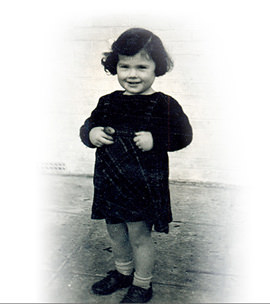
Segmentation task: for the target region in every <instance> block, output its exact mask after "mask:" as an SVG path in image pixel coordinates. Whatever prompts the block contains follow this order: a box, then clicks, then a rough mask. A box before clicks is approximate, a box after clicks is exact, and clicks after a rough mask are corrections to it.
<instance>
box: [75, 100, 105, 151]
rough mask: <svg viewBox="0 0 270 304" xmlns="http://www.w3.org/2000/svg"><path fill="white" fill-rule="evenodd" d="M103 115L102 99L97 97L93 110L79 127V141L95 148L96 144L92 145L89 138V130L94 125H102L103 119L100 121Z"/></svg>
mask: <svg viewBox="0 0 270 304" xmlns="http://www.w3.org/2000/svg"><path fill="white" fill-rule="evenodd" d="M103 117H104V100H103V98H102V97H101V98H100V99H99V102H98V104H97V107H96V108H95V109H94V110H93V112H92V113H91V115H90V117H88V118H87V119H86V120H85V122H84V124H83V125H82V126H81V128H80V138H81V141H82V142H83V143H84V144H85V145H86V146H87V147H89V148H96V146H94V145H93V144H92V143H91V141H90V139H89V132H90V131H91V129H93V128H94V127H101V126H102V125H103V121H102V119H103Z"/></svg>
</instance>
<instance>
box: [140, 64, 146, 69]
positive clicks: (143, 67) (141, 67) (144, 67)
mask: <svg viewBox="0 0 270 304" xmlns="http://www.w3.org/2000/svg"><path fill="white" fill-rule="evenodd" d="M139 69H140V70H145V69H147V66H145V65H139Z"/></svg>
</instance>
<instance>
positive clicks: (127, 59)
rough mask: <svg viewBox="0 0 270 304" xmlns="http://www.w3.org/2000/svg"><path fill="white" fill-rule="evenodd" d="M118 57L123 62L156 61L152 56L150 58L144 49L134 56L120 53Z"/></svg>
mask: <svg viewBox="0 0 270 304" xmlns="http://www.w3.org/2000/svg"><path fill="white" fill-rule="evenodd" d="M118 58H119V61H121V62H136V63H137V62H141V63H142V62H143V63H154V61H153V60H152V58H150V56H149V55H148V54H147V53H146V52H145V51H143V50H142V51H140V52H138V53H137V54H135V55H133V56H126V55H120V54H119V55H118Z"/></svg>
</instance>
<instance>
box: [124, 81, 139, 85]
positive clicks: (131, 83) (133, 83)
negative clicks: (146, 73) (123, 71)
mask: <svg viewBox="0 0 270 304" xmlns="http://www.w3.org/2000/svg"><path fill="white" fill-rule="evenodd" d="M127 83H128V84H129V85H137V84H140V83H141V82H140V81H138V82H134V81H132V82H131V81H127Z"/></svg>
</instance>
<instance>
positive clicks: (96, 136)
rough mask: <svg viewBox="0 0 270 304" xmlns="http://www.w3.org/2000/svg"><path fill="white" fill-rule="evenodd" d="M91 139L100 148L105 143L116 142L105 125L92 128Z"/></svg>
mask: <svg viewBox="0 0 270 304" xmlns="http://www.w3.org/2000/svg"><path fill="white" fill-rule="evenodd" d="M112 130H113V129H112ZM113 131H114V130H113ZM89 139H90V141H91V143H92V144H93V145H94V146H96V147H98V148H100V147H102V146H103V145H111V144H113V143H114V142H113V138H112V137H111V136H110V135H108V134H106V133H105V132H104V128H103V127H95V128H93V129H91V131H90V132H89Z"/></svg>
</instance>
